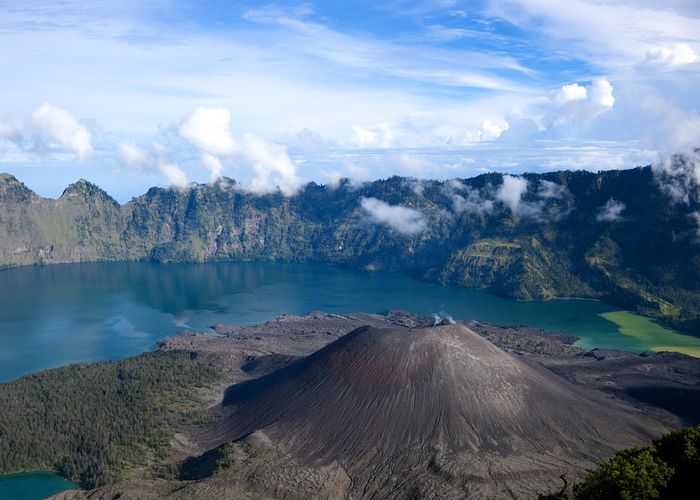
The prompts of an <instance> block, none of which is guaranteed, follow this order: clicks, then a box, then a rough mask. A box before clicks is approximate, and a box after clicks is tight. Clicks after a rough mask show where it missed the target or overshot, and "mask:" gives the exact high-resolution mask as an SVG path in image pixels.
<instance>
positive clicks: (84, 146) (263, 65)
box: [0, 0, 700, 201]
mask: <svg viewBox="0 0 700 500" xmlns="http://www.w3.org/2000/svg"><path fill="white" fill-rule="evenodd" d="M86 4H88V3H87V2H74V1H71V0H64V1H52V2H43V1H36V2H27V1H20V2H17V1H13V2H9V1H3V0H0V74H1V75H2V78H0V95H1V96H2V97H1V98H0V171H7V172H10V173H12V174H14V175H15V176H17V177H18V178H20V179H21V180H22V181H24V182H25V183H26V184H28V185H29V186H30V187H31V188H33V189H35V190H36V191H37V192H39V193H40V194H43V195H47V196H57V195H59V194H60V192H61V191H62V189H63V188H64V187H65V186H66V185H67V184H68V183H70V182H73V181H75V180H77V179H78V178H86V179H88V180H91V181H93V182H96V183H97V184H99V185H100V186H102V187H103V188H105V189H106V190H107V191H108V192H110V193H111V194H113V195H114V196H115V197H116V198H117V199H119V200H120V201H126V200H128V199H129V198H130V197H132V196H135V195H138V194H140V193H142V192H144V191H145V190H146V189H147V188H148V187H150V186H152V185H160V186H166V185H174V186H186V185H187V184H188V183H189V182H193V181H195V182H210V181H212V180H216V179H217V178H218V177H219V176H221V175H224V176H227V177H232V178H235V179H237V180H239V181H240V182H242V184H243V185H244V186H245V187H246V188H247V189H250V190H253V191H257V192H265V191H270V190H275V189H278V188H279V189H282V191H283V192H285V193H289V194H292V193H294V192H295V190H296V189H297V188H298V186H299V185H301V183H303V182H305V181H308V180H315V181H317V182H322V183H333V182H335V181H336V180H337V179H338V178H339V177H346V176H347V177H352V178H355V179H357V180H369V179H373V178H380V177H386V176H389V175H393V174H401V175H410V176H414V177H429V178H452V177H469V176H473V175H477V174H479V173H481V172H485V171H491V170H495V171H501V172H508V173H520V172H524V171H549V170H557V169H589V170H602V169H609V168H627V167H633V166H636V165H639V164H648V163H651V162H655V161H659V160H660V159H663V158H664V157H665V156H666V155H668V154H670V153H673V152H678V151H686V150H691V149H692V148H694V147H698V146H700V117H699V116H698V107H699V104H700V93H698V92H697V88H698V84H699V83H700V80H699V77H700V58H699V57H698V54H700V4H699V3H698V2H696V1H690V0H676V1H667V2H663V3H662V2H652V1H648V0H637V1H629V0H619V1H615V2H612V1H606V0H570V1H567V2H560V1H555V0H505V1H496V0H494V1H476V2H472V1H469V2H467V1H454V0H438V1H432V2H414V1H384V2H376V1H375V2H369V1H355V2H350V1H349V2H330V1H328V2H308V3H298V4H294V3H280V4H274V3H262V2H253V1H243V2H227V1H209V2H207V1H198V2H194V1H192V2H182V1H180V2H171V1H167V0H160V1H153V2H148V1H139V2H134V1H130V0H126V1H121V2H107V1H94V2H89V5H86Z"/></svg>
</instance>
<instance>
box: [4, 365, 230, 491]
mask: <svg viewBox="0 0 700 500" xmlns="http://www.w3.org/2000/svg"><path fill="white" fill-rule="evenodd" d="M220 377H221V373H220V371H219V370H218V369H216V368H213V367H211V366H209V365H207V364H204V363H199V362H195V361H192V360H190V357H189V355H188V353H183V352H152V353H147V354H143V355H141V356H137V357H133V358H128V359H124V360H121V361H107V362H100V363H94V364H78V365H71V366H66V367H62V368H57V369H53V370H47V371H44V372H40V373H37V374H33V375H29V376H26V377H23V378H20V379H18V380H15V381H13V382H9V383H6V384H2V385H0V401H2V402H3V406H2V412H0V473H8V472H17V471H24V470H36V469H45V470H56V471H57V472H58V473H59V474H61V475H62V476H64V477H66V478H68V479H70V480H73V481H77V482H79V483H80V484H81V485H82V486H85V487H93V486H96V485H100V484H105V483H110V482H114V481H116V480H119V479H123V478H128V477H131V476H133V475H134V474H135V473H136V469H137V468H146V469H149V468H150V470H154V469H157V468H158V467H161V468H163V469H164V470H167V468H168V465H169V456H168V454H169V452H170V445H169V443H170V440H171V438H172V436H173V432H174V429H173V424H174V421H175V419H176V417H177V416H178V415H182V414H183V413H187V412H189V411H190V410H193V409H194V408H195V407H196V406H197V403H198V402H199V401H198V397H197V388H200V387H205V386H208V385H211V384H213V383H214V382H215V381H217V380H218V379H219V378H220ZM144 470H145V469H144Z"/></svg>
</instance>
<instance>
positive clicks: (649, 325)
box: [600, 311, 700, 358]
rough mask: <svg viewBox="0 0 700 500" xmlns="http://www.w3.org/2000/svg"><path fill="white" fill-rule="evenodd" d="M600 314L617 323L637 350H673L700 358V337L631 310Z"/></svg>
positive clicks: (620, 330) (618, 327)
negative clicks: (666, 325) (676, 329)
mask: <svg viewBox="0 0 700 500" xmlns="http://www.w3.org/2000/svg"><path fill="white" fill-rule="evenodd" d="M600 316H602V317H603V318H605V319H607V320H608V321H611V322H613V323H615V324H616V325H617V329H618V330H619V332H620V333H622V334H623V335H625V336H627V338H628V339H630V340H633V341H634V342H635V343H636V344H637V346H638V347H637V348H636V349H634V350H635V351H637V352H643V351H652V352H661V351H671V352H680V353H683V354H687V355H689V356H694V357H696V358H700V338H697V337H693V336H691V335H683V334H682V333H678V332H676V331H675V330H671V329H670V328H665V327H663V326H661V325H659V324H658V323H655V322H654V321H652V320H650V319H648V318H645V317H643V316H639V315H638V314H634V313H632V312H629V311H612V312H606V313H602V314H601V315H600Z"/></svg>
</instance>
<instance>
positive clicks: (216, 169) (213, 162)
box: [202, 153, 224, 182]
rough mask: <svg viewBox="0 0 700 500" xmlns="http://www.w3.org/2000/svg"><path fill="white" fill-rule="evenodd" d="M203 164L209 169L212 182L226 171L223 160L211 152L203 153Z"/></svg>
mask: <svg viewBox="0 0 700 500" xmlns="http://www.w3.org/2000/svg"><path fill="white" fill-rule="evenodd" d="M202 165H204V168H206V169H207V170H208V171H209V174H210V179H211V181H212V182H214V181H215V180H216V179H218V178H219V177H221V174H222V172H223V171H224V165H223V164H222V163H221V160H219V159H218V158H217V157H216V156H214V155H211V154H209V153H203V154H202Z"/></svg>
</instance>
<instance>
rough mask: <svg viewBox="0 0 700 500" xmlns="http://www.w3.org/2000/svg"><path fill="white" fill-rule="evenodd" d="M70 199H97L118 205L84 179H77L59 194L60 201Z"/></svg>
mask: <svg viewBox="0 0 700 500" xmlns="http://www.w3.org/2000/svg"><path fill="white" fill-rule="evenodd" d="M71 198H82V199H95V198H99V199H102V200H106V201H108V202H110V203H113V204H115V205H118V204H119V203H117V201H116V200H115V199H114V198H112V197H111V196H110V195H109V194H107V192H106V191H105V190H104V189H102V188H101V187H99V186H98V185H97V184H93V183H92V182H90V181H87V180H85V179H79V180H78V181H76V182H74V183H72V184H70V185H69V186H68V187H67V188H66V189H65V190H64V191H63V194H61V198H60V199H71Z"/></svg>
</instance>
